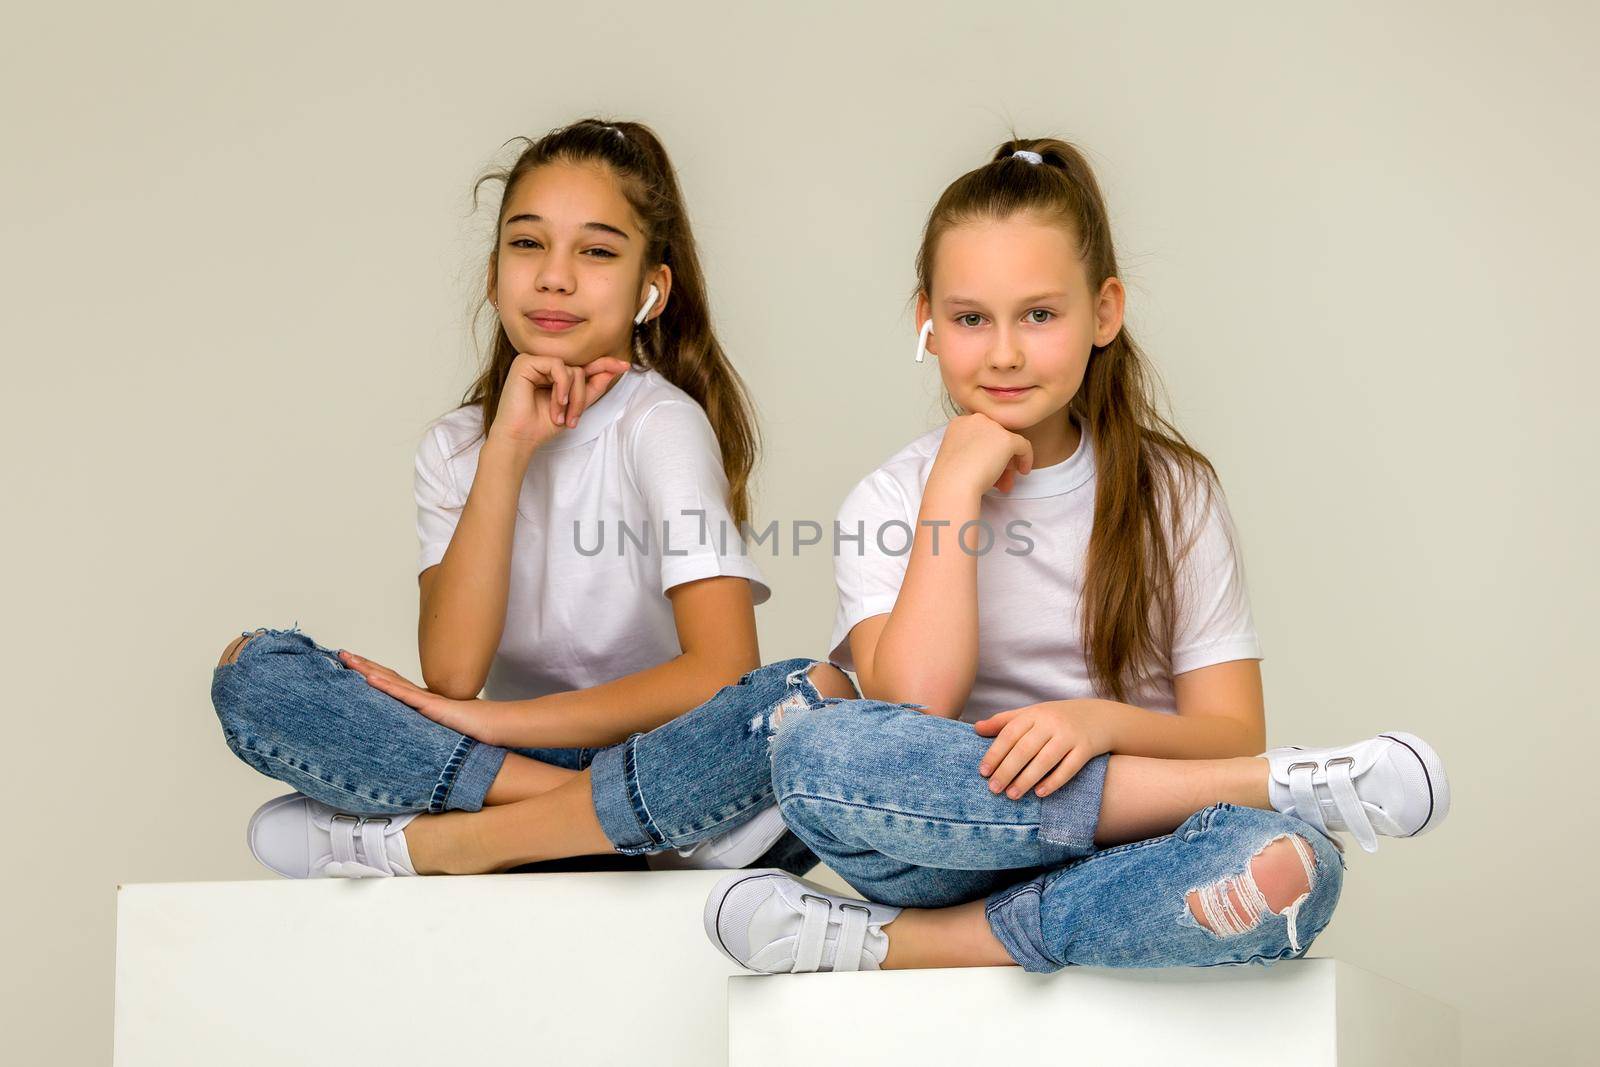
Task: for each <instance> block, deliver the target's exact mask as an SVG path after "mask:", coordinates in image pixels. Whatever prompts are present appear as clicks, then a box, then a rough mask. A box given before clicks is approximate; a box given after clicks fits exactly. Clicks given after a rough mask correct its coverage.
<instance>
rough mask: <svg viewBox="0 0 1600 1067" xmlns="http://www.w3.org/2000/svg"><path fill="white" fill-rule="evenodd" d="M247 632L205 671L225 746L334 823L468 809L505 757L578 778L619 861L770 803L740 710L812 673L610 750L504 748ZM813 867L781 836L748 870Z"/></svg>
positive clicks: (268, 634) (283, 637)
mask: <svg viewBox="0 0 1600 1067" xmlns="http://www.w3.org/2000/svg"><path fill="white" fill-rule="evenodd" d="M252 633H253V634H254V635H255V636H254V638H253V639H252V640H250V641H247V642H245V643H244V644H243V645H242V646H240V648H239V649H238V652H237V657H236V659H235V660H234V661H233V662H231V663H224V664H221V665H219V666H218V667H217V668H216V669H215V670H214V671H213V673H212V679H211V702H212V705H213V707H214V708H215V709H216V713H217V718H218V719H219V720H220V721H221V724H222V733H223V738H224V739H225V740H226V742H227V744H228V747H229V748H230V749H232V751H233V752H234V754H235V755H237V756H238V757H239V758H240V759H241V760H243V761H244V762H245V763H246V764H248V765H249V766H251V767H253V768H255V769H256V770H258V771H260V772H261V773H262V774H265V775H267V776H269V777H272V778H276V779H278V780H279V781H281V782H284V783H285V784H287V785H289V786H292V787H293V788H294V789H296V790H298V791H299V792H301V793H304V794H305V795H306V796H309V797H311V798H313V799H315V800H320V801H321V802H323V803H324V804H328V805H330V806H332V807H335V808H338V809H339V810H341V811H347V812H352V813H354V814H362V815H382V814H387V813H390V812H410V811H425V812H434V813H437V812H442V811H477V810H479V809H480V808H482V807H483V801H484V797H485V796H486V795H487V793H488V792H489V787H490V785H492V784H493V782H494V779H495V776H496V775H497V774H499V772H500V767H501V764H503V763H504V762H505V758H506V755H507V753H508V752H516V753H518V754H520V755H523V756H528V757H530V758H532V759H536V760H540V761H542V762H545V763H550V764H554V765H555V766H558V767H566V768H568V769H571V770H580V769H583V768H588V769H589V777H590V783H591V792H592V795H593V799H594V808H595V814H596V815H597V816H598V818H599V822H600V826H601V828H602V829H603V830H604V831H605V833H606V837H607V838H608V839H609V840H610V842H611V844H612V846H613V848H614V849H615V851H616V852H617V853H620V854H622V855H624V856H641V855H643V854H645V853H649V852H660V851H665V850H667V849H673V848H686V847H688V846H689V845H692V844H695V843H696V842H699V841H703V840H706V839H707V838H711V837H715V836H717V835H718V834H721V833H723V832H725V831H727V830H730V829H732V828H733V827H735V826H738V825H739V824H740V823H742V822H745V821H747V820H748V819H751V818H753V817H754V816H755V815H756V814H757V813H758V812H759V811H761V810H762V809H763V808H767V807H770V806H771V805H772V804H773V803H774V800H773V796H772V775H771V766H770V762H769V731H768V728H767V726H766V721H765V718H764V716H758V721H757V722H756V723H755V724H754V725H752V723H751V718H752V714H753V712H752V710H751V709H759V708H768V707H773V706H776V705H779V704H781V703H782V702H783V700H784V699H785V698H786V697H789V696H790V695H791V694H792V693H794V692H795V683H794V682H793V681H792V679H791V675H792V674H793V673H794V672H795V671H796V670H799V671H802V672H803V671H804V670H806V669H807V668H809V667H810V666H812V665H814V664H815V663H816V662H817V661H815V660H799V659H796V660H784V661H781V662H779V663H775V664H769V665H767V666H765V667H761V668H759V669H757V670H755V671H751V672H750V673H748V674H746V675H745V676H744V677H742V678H740V679H739V682H738V683H737V684H736V685H729V686H724V687H722V688H721V689H720V690H718V691H717V692H716V693H715V694H714V695H713V696H712V697H711V698H710V699H709V700H707V701H706V702H705V703H703V704H701V705H700V706H699V707H697V708H694V709H692V710H691V711H688V712H686V713H684V714H683V715H680V716H679V717H677V718H676V719H673V720H672V721H670V722H667V723H665V724H663V725H661V726H659V727H657V728H656V729H654V730H651V731H649V732H648V733H636V734H634V735H633V736H631V737H629V738H628V739H627V740H626V741H622V742H620V743H618V744H615V745H610V746H606V747H601V748H511V749H506V748H499V747H496V746H494V745H488V744H484V743H483V742H481V741H477V740H475V739H473V738H471V737H467V736H465V735H464V734H460V733H457V732H456V731H455V730H452V729H450V728H449V727H447V726H443V725H441V724H439V723H436V722H434V721H433V720H432V719H429V718H427V717H426V716H424V715H422V714H420V713H419V712H417V711H416V710H415V709H413V708H412V707H410V706H409V705H407V704H405V703H403V702H401V701H399V700H396V699H395V698H394V697H391V696H389V695H388V694H387V693H385V692H383V691H382V690H380V689H377V688H374V687H373V686H371V685H369V684H368V683H367V680H366V679H365V678H363V677H362V676H361V673H360V672H359V671H356V670H353V669H351V668H349V667H346V666H345V665H344V663H342V662H341V661H340V660H339V658H338V654H337V650H335V649H330V648H325V647H323V646H322V645H319V644H317V643H316V642H315V641H313V640H312V639H311V638H310V637H309V636H308V635H306V634H305V633H303V632H301V631H300V630H299V628H298V627H291V628H290V629H287V630H274V629H265V628H263V629H260V630H256V631H248V630H247V631H244V633H242V634H241V635H240V636H249V635H250V634H252ZM804 684H805V685H806V686H807V687H809V686H810V684H811V683H810V682H809V681H806V682H805V683H804ZM810 692H811V694H812V695H813V696H815V694H816V690H815V688H811V689H810ZM556 862H558V863H559V862H560V861H556ZM639 862H640V864H641V865H642V863H643V861H642V860H641V861H639ZM816 862H817V859H816V857H815V856H814V855H812V853H811V851H810V850H809V849H807V848H806V846H805V845H804V844H803V843H802V842H801V841H800V840H799V839H798V838H797V837H796V836H795V835H794V834H793V833H786V834H784V836H783V837H782V838H781V839H779V840H778V842H777V843H776V844H774V845H773V846H772V848H770V849H768V851H767V852H766V854H765V855H763V856H762V857H760V858H759V859H758V860H757V861H756V865H757V866H763V867H779V868H781V869H783V870H787V871H791V872H793V873H795V874H804V873H805V872H806V871H808V870H810V869H811V868H812V867H814V866H816ZM536 866H544V865H536Z"/></svg>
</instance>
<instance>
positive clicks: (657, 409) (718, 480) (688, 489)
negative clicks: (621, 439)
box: [628, 400, 772, 604]
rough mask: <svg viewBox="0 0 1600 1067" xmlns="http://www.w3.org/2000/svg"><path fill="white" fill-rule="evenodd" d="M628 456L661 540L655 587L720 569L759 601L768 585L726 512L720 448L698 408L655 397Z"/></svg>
mask: <svg viewBox="0 0 1600 1067" xmlns="http://www.w3.org/2000/svg"><path fill="white" fill-rule="evenodd" d="M628 457H629V459H628V466H629V472H630V475H631V477H632V479H633V483H634V488H635V489H636V490H637V491H638V493H639V496H640V497H641V498H642V499H643V500H644V503H645V509H646V511H647V512H648V515H647V516H646V517H647V518H648V520H649V523H650V528H651V529H652V530H653V531H654V532H655V534H656V535H657V536H658V537H660V538H661V540H660V541H659V542H657V544H658V546H659V547H658V551H659V553H660V556H661V592H662V593H666V591H667V590H668V589H671V588H672V587H673V586H675V585H682V584H683V583H684V582H692V581H697V580H699V579H701V578H711V577H715V576H716V575H722V574H727V575H734V576H736V577H740V578H748V579H749V580H750V596H751V600H752V602H753V603H756V604H764V603H766V601H767V600H768V599H770V598H771V596H772V590H771V588H770V587H768V585H767V582H766V579H765V578H764V577H762V574H761V569H760V568H759V567H757V566H756V564H755V561H754V560H753V559H751V558H750V556H749V554H748V553H747V552H746V551H745V545H744V540H743V538H742V536H741V531H740V530H739V528H738V526H737V524H736V523H735V522H734V521H733V516H732V514H731V513H730V512H729V510H728V503H727V501H728V476H727V474H726V473H725V472H724V471H723V469H722V451H721V449H720V448H719V447H718V446H717V435H716V433H715V431H713V430H712V429H711V420H709V419H708V418H706V413H705V411H704V410H703V409H702V408H701V407H700V405H698V404H696V403H694V402H693V401H687V400H663V401H661V402H660V403H658V404H656V405H655V406H654V407H652V408H650V410H648V411H646V412H645V413H644V415H643V416H642V417H641V418H640V420H639V422H638V424H637V425H636V426H635V427H634V430H633V435H632V439H631V441H630V442H629V447H628ZM663 532H664V536H663Z"/></svg>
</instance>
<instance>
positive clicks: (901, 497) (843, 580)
mask: <svg viewBox="0 0 1600 1067" xmlns="http://www.w3.org/2000/svg"><path fill="white" fill-rule="evenodd" d="M948 425H949V424H948V423H946V424H945V425H944V426H940V427H938V428H937V429H934V430H931V431H930V432H928V433H926V434H924V435H922V436H921V437H919V438H917V439H916V440H915V441H912V442H911V443H910V444H909V445H907V446H906V447H905V448H902V449H901V450H900V451H899V452H896V453H895V454H894V455H893V456H891V457H889V459H888V461H887V462H885V463H884V464H883V465H882V466H881V467H879V468H878V469H877V470H875V471H873V472H872V473H871V474H869V475H867V476H866V477H865V478H863V479H862V480H861V481H860V482H859V483H858V484H857V485H856V487H855V488H854V489H853V490H851V492H850V494H849V496H847V497H846V498H845V501H844V503H843V504H842V505H841V506H840V508H839V514H838V519H837V522H838V524H839V525H838V529H837V531H836V536H837V537H838V538H839V549H838V552H837V553H836V555H835V559H834V579H835V584H836V585H837V587H838V595H839V606H838V611H837V613H836V614H835V616H834V624H833V639H832V641H831V646H832V652H831V653H830V658H832V659H833V660H834V661H835V662H837V663H841V664H843V665H845V666H846V667H848V668H850V669H851V670H854V669H855V663H854V661H853V660H852V658H851V656H850V641H849V634H850V630H851V628H852V627H854V626H855V625H856V623H858V622H860V621H861V620H863V619H866V618H870V617H872V616H874V615H881V614H884V613H886V612H889V611H892V610H893V609H894V605H895V600H896V598H897V596H898V595H899V591H900V583H901V582H902V581H903V580H904V579H905V574H906V566H907V564H908V563H909V562H910V552H909V546H910V544H911V537H912V534H913V533H914V531H915V529H916V524H917V512H918V511H919V509H920V508H921V506H922V490H923V487H924V486H925V485H926V484H927V481H928V475H929V473H930V472H931V471H932V469H933V461H934V458H935V457H936V456H937V455H938V452H939V444H940V442H941V441H943V440H944V434H945V430H946V429H947V428H948ZM1094 498H1095V463H1094V447H1093V443H1092V442H1091V441H1090V440H1089V434H1088V431H1087V430H1085V431H1083V433H1082V437H1081V440H1080V443H1079V445H1078V448H1077V451H1075V452H1074V453H1073V454H1072V455H1071V456H1069V457H1068V458H1067V459H1065V460H1063V461H1062V462H1060V463H1056V464H1052V465H1051V466H1048V467H1037V468H1035V469H1034V470H1033V472H1032V473H1030V474H1029V475H1028V476H1027V477H1025V478H1017V479H1016V483H1015V486H1014V488H1013V489H1012V490H1011V492H1010V493H1009V494H1006V493H1002V492H1000V491H999V490H998V489H995V488H990V489H989V490H987V491H986V492H985V493H984V495H983V498H982V501H981V503H980V505H979V512H978V517H979V519H980V520H981V521H982V522H983V523H985V524H986V525H987V529H988V534H987V536H988V537H989V538H991V539H992V543H991V544H990V546H989V548H988V550H987V551H982V549H983V545H984V539H985V536H986V535H985V533H984V529H983V527H975V528H973V529H972V530H969V531H968V534H967V539H966V543H967V545H968V546H969V548H973V549H975V550H978V555H977V560H978V670H977V678H976V680H975V681H974V683H973V686H972V695H971V697H970V698H969V700H968V702H967V706H966V707H965V708H964V709H963V710H962V713H961V716H960V717H961V719H962V721H964V722H978V721H980V720H982V719H986V718H988V717H989V716H990V715H993V714H995V713H997V712H1001V711H1005V710H1007V709H1010V708H1017V707H1022V706H1024V705H1027V704H1037V703H1040V702H1043V701H1046V700H1069V699H1077V698H1085V697H1096V696H1101V695H1103V694H1099V693H1096V692H1095V691H1094V687H1093V685H1092V684H1091V682H1090V680H1089V666H1088V659H1087V657H1086V655H1085V653H1084V648H1083V642H1082V639H1081V631H1080V627H1081V623H1082V607H1081V605H1080V604H1079V597H1080V595H1081V593H1082V589H1083V578H1084V567H1085V561H1086V559H1087V553H1088V548H1089V533H1090V530H1091V528H1092V527H1093V524H1094ZM1190 499H1191V500H1192V501H1193V502H1194V506H1195V507H1198V505H1199V503H1201V502H1203V500H1204V491H1203V490H1199V491H1198V495H1197V496H1191V497H1190ZM1191 521H1192V520H1191ZM1024 523H1026V524H1027V525H1023V524H1024ZM936 529H937V533H938V535H939V536H938V546H939V551H940V552H960V551H962V549H961V547H960V546H959V545H958V544H957V542H956V539H955V534H956V530H955V529H954V528H953V527H950V526H941V527H937V528H936ZM1188 529H1190V530H1193V529H1194V527H1193V526H1192V525H1191V526H1190V527H1188ZM858 530H859V531H860V532H861V533H862V535H863V536H862V538H861V540H860V541H859V542H856V541H854V540H847V538H854V536H855V534H856V533H857V532H858ZM880 530H881V531H882V533H881V535H880V533H879V531H880ZM1231 530H1232V518H1231V516H1230V514H1229V512H1228V507H1227V502H1226V500H1225V499H1224V497H1223V495H1222V493H1221V490H1220V488H1219V489H1217V490H1216V492H1214V493H1213V494H1212V502H1211V506H1210V508H1209V509H1208V511H1207V513H1206V515H1205V519H1204V522H1203V524H1202V525H1201V526H1200V528H1199V530H1198V532H1197V533H1196V534H1194V536H1195V542H1194V547H1193V548H1192V549H1191V551H1190V553H1189V555H1188V557H1187V559H1186V560H1185V561H1184V562H1183V563H1182V564H1181V565H1180V566H1179V568H1178V581H1177V584H1178V591H1177V612H1178V616H1177V626H1176V640H1175V642H1174V646H1173V649H1172V673H1173V674H1182V673H1184V672H1185V671H1192V670H1194V669H1196V668H1198V667H1204V666H1207V665H1209V664H1213V663H1222V662H1224V661H1226V660H1234V659H1261V658H1262V655H1261V644H1260V640H1259V638H1258V637H1257V635H1256V631H1255V624H1254V622H1253V620H1252V618H1251V614H1250V602H1249V597H1248V595H1247V593H1246V590H1245V584H1244V571H1243V567H1242V565H1241V564H1240V561H1239V559H1238V557H1237V555H1236V553H1235V551H1234V549H1233V547H1232V544H1231V538H1230V533H1231ZM1128 702H1129V703H1131V704H1136V705H1137V706H1139V707H1143V708H1148V709H1149V710H1151V711H1159V712H1165V713H1167V714H1176V713H1177V702H1176V699H1175V697H1174V694H1173V689H1172V678H1171V676H1170V675H1169V676H1163V677H1160V678H1158V679H1157V680H1156V682H1155V683H1153V684H1152V685H1150V686H1147V687H1146V690H1145V691H1142V692H1136V693H1133V694H1130V698H1129V701H1128Z"/></svg>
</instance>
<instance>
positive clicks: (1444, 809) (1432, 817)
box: [1378, 730, 1450, 837]
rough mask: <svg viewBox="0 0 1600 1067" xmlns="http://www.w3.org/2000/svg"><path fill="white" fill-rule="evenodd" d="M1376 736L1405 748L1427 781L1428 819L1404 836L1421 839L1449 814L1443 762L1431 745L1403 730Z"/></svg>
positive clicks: (1448, 783)
mask: <svg viewBox="0 0 1600 1067" xmlns="http://www.w3.org/2000/svg"><path fill="white" fill-rule="evenodd" d="M1378 736H1379V737H1387V738H1389V739H1390V740H1392V741H1397V742H1399V743H1400V744H1402V745H1404V746H1406V748H1408V749H1410V750H1411V753H1412V755H1414V756H1416V757H1417V762H1418V763H1420V764H1422V773H1423V776H1424V777H1425V778H1426V779H1427V780H1428V801H1429V806H1428V817H1427V818H1426V819H1423V820H1422V825H1421V826H1419V827H1417V828H1416V829H1415V830H1413V831H1411V832H1410V833H1409V834H1406V835H1405V836H1407V837H1421V836H1422V835H1423V834H1425V833H1427V832H1428V831H1429V830H1432V829H1433V828H1434V827H1435V826H1438V825H1439V824H1440V823H1441V822H1443V821H1444V817H1445V816H1446V815H1448V814H1450V779H1449V778H1447V777H1446V776H1445V773H1444V760H1442V759H1440V758H1439V753H1438V752H1435V751H1434V748H1433V746H1432V745H1430V744H1428V742H1426V741H1424V740H1423V739H1422V738H1420V737H1418V736H1417V735H1416V734H1410V733H1406V732H1405V731H1404V730H1385V731H1384V732H1383V733H1381V734H1379V735H1378Z"/></svg>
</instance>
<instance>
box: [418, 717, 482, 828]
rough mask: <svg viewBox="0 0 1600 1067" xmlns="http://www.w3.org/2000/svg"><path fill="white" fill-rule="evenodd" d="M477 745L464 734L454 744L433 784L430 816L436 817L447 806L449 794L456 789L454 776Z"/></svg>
mask: <svg viewBox="0 0 1600 1067" xmlns="http://www.w3.org/2000/svg"><path fill="white" fill-rule="evenodd" d="M477 743H478V742H477V741H475V740H473V739H472V738H470V737H467V736H466V735H465V734H463V735H462V737H461V740H460V741H457V742H456V750H455V751H454V752H452V753H451V754H450V758H449V759H448V760H446V761H445V765H444V769H443V770H441V771H440V772H439V781H438V782H436V783H435V784H434V787H433V793H432V795H431V796H430V798H429V801H428V811H429V813H430V814H434V815H437V814H439V813H440V812H442V811H444V810H445V809H446V807H447V806H448V805H449V803H450V794H451V793H452V792H454V791H455V787H456V776H457V775H458V774H460V772H461V765H462V764H463V763H465V762H466V759H467V753H468V752H471V751H472V746H473V745H476V744H477Z"/></svg>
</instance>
